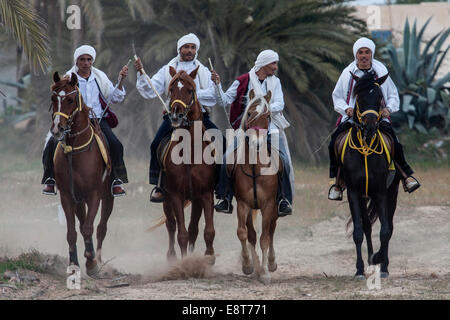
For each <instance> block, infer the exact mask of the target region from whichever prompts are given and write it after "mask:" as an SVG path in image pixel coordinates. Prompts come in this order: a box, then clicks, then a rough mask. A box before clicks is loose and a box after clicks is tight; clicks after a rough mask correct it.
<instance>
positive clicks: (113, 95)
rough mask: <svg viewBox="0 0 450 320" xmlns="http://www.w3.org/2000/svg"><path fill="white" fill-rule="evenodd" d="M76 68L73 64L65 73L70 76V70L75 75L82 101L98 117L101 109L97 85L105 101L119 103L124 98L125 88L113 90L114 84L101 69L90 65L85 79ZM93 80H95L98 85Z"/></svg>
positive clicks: (101, 112) (100, 114)
mask: <svg viewBox="0 0 450 320" xmlns="http://www.w3.org/2000/svg"><path fill="white" fill-rule="evenodd" d="M76 70H77V68H76V66H74V67H72V69H70V70H69V71H67V72H66V75H69V76H71V75H72V72H73V73H75V74H76V75H77V77H78V86H79V88H80V92H81V96H82V97H83V101H84V103H85V104H86V105H87V106H88V107H89V108H92V111H93V112H94V113H95V115H96V117H97V118H100V117H101V116H102V114H103V109H102V106H101V104H100V100H99V94H100V91H99V90H98V89H99V87H100V90H101V94H102V95H103V97H104V98H105V99H106V101H105V102H106V103H108V102H109V103H110V104H112V103H120V102H122V101H123V99H124V98H125V94H126V92H125V88H124V87H123V90H119V88H117V89H116V90H114V85H113V84H112V82H111V81H110V80H109V79H108V77H107V76H106V74H105V73H104V72H103V71H101V70H99V69H97V68H94V67H92V69H91V75H90V76H89V78H88V79H87V80H86V79H84V78H83V77H81V76H80V75H79V74H78V73H77V71H76ZM95 80H97V83H98V86H97V83H96V82H95ZM110 107H111V106H110Z"/></svg>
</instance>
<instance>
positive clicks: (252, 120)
mask: <svg viewBox="0 0 450 320" xmlns="http://www.w3.org/2000/svg"><path fill="white" fill-rule="evenodd" d="M248 97H249V101H248V104H247V107H246V108H245V111H244V116H243V117H242V121H241V128H242V129H243V130H244V131H245V134H246V138H248V142H249V146H250V147H252V148H256V150H260V149H261V148H262V147H263V145H264V144H265V143H266V141H267V133H268V129H269V123H270V107H269V101H270V99H271V97H272V92H271V91H269V92H267V94H266V95H265V96H262V95H260V96H256V95H255V91H254V90H253V89H251V90H250V92H249V95H248Z"/></svg>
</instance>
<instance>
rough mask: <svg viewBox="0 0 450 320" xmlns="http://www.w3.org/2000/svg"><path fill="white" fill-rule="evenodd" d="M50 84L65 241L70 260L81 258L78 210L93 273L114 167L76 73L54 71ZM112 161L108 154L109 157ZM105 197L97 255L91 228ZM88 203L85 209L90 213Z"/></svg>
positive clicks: (89, 271) (108, 208) (109, 203)
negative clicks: (103, 151) (99, 138)
mask: <svg viewBox="0 0 450 320" xmlns="http://www.w3.org/2000/svg"><path fill="white" fill-rule="evenodd" d="M53 80H54V82H55V83H54V84H53V85H52V87H51V90H52V106H53V116H52V117H53V124H52V126H51V132H52V134H53V136H54V138H56V139H57V140H59V141H60V144H59V145H58V147H57V149H56V151H55V156H54V170H55V178H56V179H55V180H56V184H57V187H58V189H59V191H60V199H61V205H62V207H63V209H64V212H65V215H66V220H67V242H68V243H69V264H70V265H77V266H79V264H78V255H77V246H76V242H77V232H76V230H75V216H77V217H78V220H79V222H80V232H81V234H82V235H83V238H84V244H85V251H84V256H85V257H86V272H87V274H88V275H89V276H95V275H96V274H97V272H98V269H99V268H98V264H99V263H101V249H102V243H103V240H104V238H105V235H106V225H107V221H108V218H109V216H110V215H111V212H112V209H113V203H114V198H113V196H112V195H111V192H110V190H109V186H110V185H111V181H110V168H109V166H108V167H106V166H105V162H104V160H103V158H102V154H101V151H100V149H99V147H98V143H97V140H96V138H95V134H97V135H99V136H101V132H100V129H99V127H98V125H97V126H93V125H92V123H91V121H90V120H89V111H90V108H88V107H87V106H86V105H85V104H84V102H83V98H82V96H81V93H80V91H79V89H78V87H77V83H78V78H77V76H76V75H75V74H74V73H72V76H71V78H66V77H64V78H62V79H61V78H60V76H59V74H58V72H55V73H54V75H53ZM108 161H109V160H108ZM100 200H101V201H102V211H101V219H100V223H99V225H98V227H97V256H96V255H95V251H94V245H93V241H92V234H93V232H94V220H95V216H96V215H97V210H98V207H99V205H100ZM86 205H87V208H88V210H87V214H86Z"/></svg>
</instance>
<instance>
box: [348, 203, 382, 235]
mask: <svg viewBox="0 0 450 320" xmlns="http://www.w3.org/2000/svg"><path fill="white" fill-rule="evenodd" d="M367 215H368V216H369V221H370V224H371V225H373V224H374V223H375V222H376V221H377V219H378V211H377V210H376V208H375V202H373V201H372V199H370V200H369V204H368V206H367ZM345 226H346V227H345V236H346V237H347V238H350V237H351V236H352V235H353V220H352V215H351V214H349V215H348V217H347V221H346V223H345Z"/></svg>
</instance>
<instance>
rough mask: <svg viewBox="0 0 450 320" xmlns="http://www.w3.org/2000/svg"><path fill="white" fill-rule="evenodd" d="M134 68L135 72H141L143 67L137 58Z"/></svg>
mask: <svg viewBox="0 0 450 320" xmlns="http://www.w3.org/2000/svg"><path fill="white" fill-rule="evenodd" d="M134 67H135V68H136V70H137V71H141V70H142V69H143V68H144V65H143V64H142V61H141V58H137V59H136V61H135V62H134Z"/></svg>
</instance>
